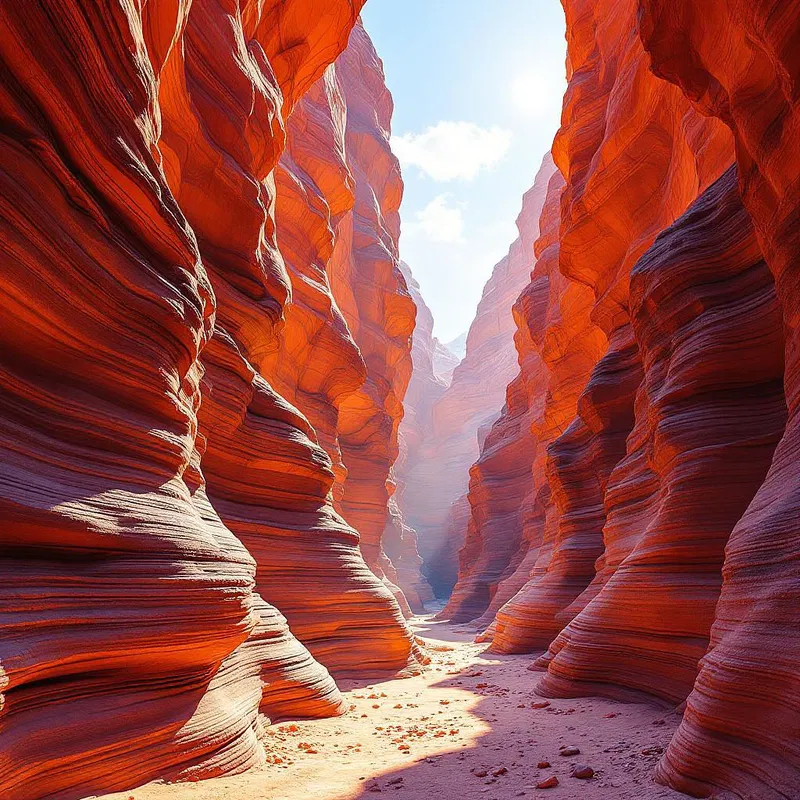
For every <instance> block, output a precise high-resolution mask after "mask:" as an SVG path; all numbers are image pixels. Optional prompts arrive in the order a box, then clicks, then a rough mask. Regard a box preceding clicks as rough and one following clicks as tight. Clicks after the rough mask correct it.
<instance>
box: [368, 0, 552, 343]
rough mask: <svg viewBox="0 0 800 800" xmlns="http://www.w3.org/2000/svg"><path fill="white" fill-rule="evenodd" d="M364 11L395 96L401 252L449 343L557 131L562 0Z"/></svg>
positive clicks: (412, 0)
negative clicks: (400, 184)
mask: <svg viewBox="0 0 800 800" xmlns="http://www.w3.org/2000/svg"><path fill="white" fill-rule="evenodd" d="M362 19H363V21H364V25H365V27H366V29H367V31H368V32H369V34H370V36H371V37H372V40H373V42H374V43H375V47H376V49H377V51H378V55H379V56H380V57H381V58H382V59H383V63H384V69H385V72H386V82H387V85H388V86H389V89H390V90H391V92H392V94H393V96H394V104H395V108H394V119H393V123H392V148H393V150H394V152H395V154H396V155H397V157H398V158H399V159H400V162H401V164H402V167H403V179H404V181H405V195H404V199H403V205H402V208H401V218H402V223H403V225H402V234H401V237H400V256H401V258H402V259H403V260H404V261H406V262H407V263H408V264H409V266H410V267H411V270H412V272H413V273H414V276H415V277H416V279H417V280H418V281H419V283H420V286H421V288H422V295H423V297H424V298H425V301H426V303H427V304H428V306H429V307H430V308H431V310H432V311H433V316H434V320H435V328H434V333H435V334H436V335H437V336H438V337H439V339H441V340H442V341H444V342H447V341H450V340H451V339H454V338H455V337H456V336H458V335H459V334H461V333H463V332H464V331H466V330H467V328H468V327H469V325H470V323H471V322H472V318H473V317H474V315H475V309H476V307H477V304H478V301H479V300H480V296H481V292H482V290H483V285H484V283H485V282H486V280H487V279H488V278H489V276H490V275H491V272H492V268H493V267H494V265H495V264H496V263H497V262H498V261H499V260H500V259H501V258H503V256H504V255H505V254H506V252H507V251H508V248H509V246H510V245H511V243H512V242H513V241H514V239H516V237H517V230H516V226H515V220H516V218H517V215H518V214H519V211H520V207H521V204H522V195H523V194H524V192H525V191H526V190H527V189H529V188H530V186H531V185H532V184H533V179H534V177H535V175H536V170H537V169H538V167H539V164H540V163H541V160H542V157H543V156H544V154H545V153H546V152H547V150H548V149H549V148H550V145H551V143H552V141H553V136H554V135H555V132H556V130H557V129H558V125H559V120H560V114H561V99H562V96H563V93H564V89H565V88H566V80H565V77H564V72H565V67H564V59H565V55H566V45H565V41H564V14H563V11H562V8H561V3H560V2H559V0H367V4H366V6H365V7H364V10H363V11H362ZM509 313H510V312H509Z"/></svg>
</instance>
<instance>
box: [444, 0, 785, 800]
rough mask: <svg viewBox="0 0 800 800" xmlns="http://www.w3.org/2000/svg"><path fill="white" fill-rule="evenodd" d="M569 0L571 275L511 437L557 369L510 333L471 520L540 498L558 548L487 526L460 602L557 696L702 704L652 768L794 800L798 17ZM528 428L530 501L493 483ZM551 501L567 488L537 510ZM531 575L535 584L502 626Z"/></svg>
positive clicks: (564, 153)
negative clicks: (501, 596)
mask: <svg viewBox="0 0 800 800" xmlns="http://www.w3.org/2000/svg"><path fill="white" fill-rule="evenodd" d="M564 5H565V10H566V12H567V22H568V44H569V65H568V67H569V73H570V85H569V89H568V92H567V96H566V98H565V106H564V112H565V113H564V121H565V124H564V127H562V129H561V131H560V132H559V135H558V136H557V138H556V142H555V145H554V154H555V156H556V161H557V163H558V164H559V167H560V169H561V171H562V173H563V174H564V176H565V179H566V186H565V189H564V192H563V195H562V206H561V214H560V230H559V234H558V243H557V247H558V249H559V251H560V252H559V270H560V273H561V283H562V286H561V289H560V290H559V291H558V293H557V294H555V295H553V293H552V292H551V295H550V297H549V298H548V300H547V301H546V307H545V308H543V303H544V302H545V301H544V298H543V296H542V287H541V283H537V275H538V274H539V273H540V264H541V262H542V260H543V259H544V258H545V257H546V254H547V250H546V249H544V248H542V247H540V246H537V256H538V259H539V260H538V261H537V266H536V270H535V271H534V280H533V281H532V283H531V285H530V286H529V288H528V289H527V290H526V292H525V293H524V294H523V297H527V298H528V299H529V301H530V302H529V305H528V306H527V307H526V309H525V315H526V316H527V319H528V324H529V326H530V327H531V328H535V327H537V326H539V325H541V324H542V321H543V320H544V322H545V336H544V342H545V345H544V347H543V348H542V350H541V353H542V360H543V361H544V363H545V365H546V367H547V369H548V371H549V376H548V377H547V380H546V385H545V387H543V388H540V389H539V390H538V392H534V397H536V396H538V397H539V398H540V400H539V402H540V403H541V404H542V406H543V408H544V411H543V414H542V420H543V424H542V423H537V422H536V421H534V422H532V423H531V426H530V428H528V427H527V421H526V426H525V427H518V426H517V425H515V424H514V414H513V411H512V410H513V409H515V408H516V409H522V408H523V407H524V405H523V404H522V402H521V391H522V386H521V380H522V379H523V378H525V377H527V378H528V379H529V380H533V379H535V378H536V377H537V376H539V375H540V373H539V365H538V363H530V362H526V361H525V359H524V355H525V353H526V352H528V347H529V345H528V343H527V341H526V339H525V338H523V337H520V336H518V337H517V346H518V348H519V350H520V357H521V375H520V377H519V378H518V379H517V380H516V381H515V382H513V383H512V384H511V385H510V387H509V393H508V397H509V409H508V410H507V412H506V413H505V414H504V417H503V418H501V420H500V421H499V422H498V423H497V425H496V426H495V429H494V431H493V432H492V434H490V436H489V437H488V438H487V441H486V446H485V448H484V450H483V454H482V458H481V460H480V461H479V462H478V464H476V466H475V468H474V469H473V484H472V487H471V488H472V492H473V494H474V496H475V499H476V501H477V503H476V505H477V507H478V508H481V507H485V508H492V507H495V508H498V509H506V510H507V511H509V512H510V513H512V514H519V513H523V512H522V509H523V508H524V507H526V506H527V508H528V509H529V511H528V514H529V518H530V519H532V520H533V519H535V520H537V521H536V522H535V523H534V525H535V527H538V528H539V529H540V530H541V531H542V537H541V545H540V546H538V547H535V548H534V550H533V552H534V553H535V562H534V559H530V561H529V563H527V564H526V563H525V557H524V544H523V546H522V547H520V546H519V545H518V542H520V541H522V542H523V543H524V542H525V539H524V537H523V538H522V539H520V537H519V531H518V528H516V527H515V528H514V529H513V531H512V534H511V535H510V536H509V538H508V540H503V541H502V546H500V547H498V544H497V543H495V542H493V540H492V539H491V538H488V537H485V536H484V527H485V526H481V525H476V524H475V522H474V520H473V522H472V523H471V525H470V530H469V534H468V539H467V546H466V547H465V549H464V550H463V551H462V569H461V574H460V577H459V583H458V584H457V586H456V591H455V593H454V595H453V598H452V599H451V602H450V606H449V607H448V609H447V612H448V614H449V615H451V616H453V617H454V618H456V619H470V618H472V617H474V616H475V615H476V613H477V612H479V611H480V610H481V608H485V609H486V610H485V611H484V613H483V614H482V615H481V616H480V617H479V618H478V619H477V620H476V624H477V625H479V626H485V625H489V628H488V629H487V630H486V631H485V632H484V633H482V634H481V638H482V639H485V640H490V641H492V648H493V649H495V650H499V651H502V652H510V651H511V652H513V651H517V652H530V651H535V650H539V649H542V648H546V647H548V645H549V652H548V653H547V654H546V655H544V656H543V657H541V658H539V659H538V660H537V665H538V666H539V667H541V668H546V669H547V674H546V675H545V676H544V679H543V681H542V683H541V684H540V690H541V691H542V692H544V693H545V694H555V695H561V696H569V695H573V694H582V693H603V694H611V695H622V696H628V697H630V696H634V697H637V696H640V695H641V694H645V695H647V696H657V697H659V698H662V699H664V700H667V701H670V702H673V703H676V702H680V701H682V700H684V699H686V698H687V695H688V701H687V710H686V715H685V717H684V721H683V724H682V725H681V727H680V729H679V731H678V733H677V734H676V736H675V738H674V740H673V742H672V744H671V746H670V748H669V749H668V751H667V753H666V755H665V757H664V760H663V761H662V763H661V765H660V766H659V770H658V777H659V778H660V779H661V780H663V781H665V782H668V783H670V784H671V785H673V786H674V787H676V788H679V789H681V790H683V791H688V792H690V793H692V794H696V795H697V796H707V795H708V794H709V793H712V792H714V791H723V792H724V791H730V792H733V793H734V794H735V796H737V797H742V798H750V797H758V798H762V797H763V798H770V799H772V798H781V799H782V800H785V799H786V798H790V797H794V796H795V794H796V789H797V786H798V783H800V752H799V751H798V749H797V745H796V743H797V741H798V735H797V734H798V730H797V720H798V719H800V714H799V713H798V709H799V708H800V704H799V703H798V697H800V682H798V679H797V664H798V663H800V656H799V655H798V653H800V648H799V647H798V641H799V640H798V639H797V636H796V635H795V634H796V630H797V608H798V607H800V603H798V600H800V597H799V596H798V593H797V587H798V586H800V580H799V579H798V578H799V576H798V573H797V563H798V560H797V542H798V537H797V536H796V535H794V533H793V530H794V529H793V527H792V526H793V524H794V522H793V520H794V517H795V516H796V514H795V512H794V508H795V505H796V504H794V501H793V488H792V487H793V486H794V485H795V482H796V481H795V477H796V476H795V475H794V472H795V468H794V466H793V464H794V461H795V459H794V458H793V455H792V454H793V453H794V439H795V438H797V437H795V436H794V431H795V425H794V421H793V420H794V409H795V407H796V405H797V404H796V402H795V397H796V394H797V393H796V390H795V384H796V381H795V380H794V376H795V373H796V371H797V367H796V350H797V348H796V347H795V345H794V341H793V339H794V329H795V321H794V317H793V316H792V315H793V314H794V311H793V309H794V308H795V305H796V303H795V302H794V294H795V290H796V283H795V278H794V275H795V272H794V271H793V269H794V265H795V262H796V260H797V256H796V254H797V252H798V237H799V236H800V226H798V224H797V202H798V201H797V198H798V197H800V191H798V189H799V187H800V184H798V169H800V167H798V164H800V128H798V124H799V123H798V116H797V114H796V113H795V109H794V106H795V105H796V103H797V92H796V91H795V87H796V86H797V85H800V82H799V81H798V78H799V77H800V58H798V56H797V52H798V49H797V44H798V38H797V37H798V30H800V19H798V16H799V15H798V11H797V9H796V8H794V4H775V3H768V2H765V3H755V4H750V5H746V4H744V3H738V2H737V3H733V4H726V3H723V2H718V3H712V4H704V5H703V6H702V8H701V7H700V6H698V5H697V4H692V3H688V2H686V3H683V2H680V3H677V4H671V3H662V2H660V0H641V2H638V3H634V2H627V3H613V4H607V3H602V2H599V3H592V4H589V3H584V2H565V4H564ZM651 65H652V70H653V71H652V72H651V71H650V68H651ZM654 73H655V74H654ZM676 89H680V91H677V92H676V91H675V90H676ZM755 98H759V99H758V101H756V100H755ZM704 115H707V116H704ZM717 118H718V119H717ZM720 121H722V122H724V123H725V124H726V126H727V127H723V126H722V125H721V124H720ZM731 132H732V133H733V135H734V136H733V138H732V137H731V135H730V134H731ZM734 140H735V142H734ZM734 143H735V149H734ZM734 157H735V158H736V161H737V165H738V170H739V180H738V186H737V181H736V170H735V169H733V168H731V169H728V167H729V165H730V164H731V162H732V161H733V160H734ZM723 172H724V174H723ZM718 176H722V177H719V179H718V180H715V179H716V178H717V177H718ZM740 194H741V199H740ZM545 227H546V226H545V224H544V222H543V224H542V229H543V231H544V230H545ZM542 238H544V237H542ZM762 253H763V256H762ZM587 290H589V294H587V293H586V291H587ZM568 298H573V300H571V301H570V300H568ZM537 300H538V301H539V302H537ZM784 347H785V350H786V354H785V361H786V365H785V368H784V353H783V350H784ZM570 358H571V359H573V361H572V368H571V369H569V370H563V369H562V368H561V367H562V365H564V364H565V363H566V362H567V359H570ZM784 369H785V372H784ZM784 394H785V397H784ZM787 405H788V423H787V422H786V406H787ZM548 419H549V420H550V423H551V424H550V425H549V426H548V424H547V420H548ZM548 427H549V429H550V430H551V431H553V430H555V431H557V432H558V434H560V435H558V434H557V436H556V437H551V438H549V439H548V438H547V436H546V433H545V431H546V430H547V429H548ZM784 428H785V433H784ZM781 436H782V437H783V438H781ZM536 437H540V440H543V441H545V442H548V441H549V442H550V444H549V446H548V448H547V457H546V459H545V467H546V475H544V476H543V475H542V472H541V470H539V469H537V467H536V457H535V456H534V457H533V462H534V466H533V468H532V471H531V481H530V484H528V486H527V492H526V493H525V492H520V491H515V492H511V491H509V486H510V482H511V481H510V480H509V481H508V482H506V481H498V482H496V483H494V484H492V483H491V482H489V481H486V480H485V479H484V478H485V476H488V475H491V474H492V472H491V470H492V466H493V458H495V457H496V456H499V455H500V454H501V453H503V452H505V453H507V454H510V455H509V457H508V458H507V459H505V461H504V462H503V463H504V464H512V465H515V464H517V463H518V459H517V458H512V457H511V455H513V454H515V453H518V452H519V449H517V448H521V446H522V442H523V441H524V442H526V443H528V444H530V443H532V442H534V440H535V438H536ZM779 440H780V442H779ZM776 445H777V447H776ZM498 461H499V458H498ZM497 471H498V472H500V470H497ZM509 477H513V475H512V474H511V473H510V474H509ZM537 487H541V488H542V489H543V491H544V492H545V494H546V492H547V491H549V492H550V493H551V495H552V502H551V503H549V504H546V503H547V500H546V497H545V498H544V499H543V502H544V503H545V504H546V505H545V506H544V509H541V508H540V509H539V513H538V514H537V513H532V510H531V509H532V508H535V506H532V505H531V496H532V495H533V496H535V491H536V489H537ZM512 495H513V500H512ZM542 512H543V513H542ZM480 522H482V520H480ZM485 530H486V531H489V530H490V529H489V528H486V529H485ZM500 538H502V537H500ZM534 541H535V542H538V541H539V540H538V539H537V540H534ZM494 551H497V552H498V553H499V554H498V556H497V557H496V558H495V559H493V558H492V557H491V556H492V555H493V554H494ZM528 552H529V553H530V552H531V547H530V544H528ZM515 564H518V565H524V566H522V567H521V568H522V569H524V571H525V572H528V573H529V574H530V580H529V581H528V583H527V584H526V586H525V587H524V588H523V589H522V590H521V591H520V592H518V593H517V594H516V595H515V596H514V597H513V599H511V600H510V601H509V602H508V603H506V604H505V606H503V607H502V608H501V609H500V610H499V612H498V613H497V615H496V618H495V614H494V609H493V607H492V606H491V605H489V599H490V598H491V597H492V591H493V587H495V586H496V585H497V584H496V580H497V575H498V572H499V574H500V575H501V577H504V578H505V580H506V581H508V575H509V570H510V568H513V566H514V565H515ZM519 571H520V566H518V568H517V573H519ZM502 585H503V584H502V583H501V584H500V586H502ZM514 588H516V587H514ZM704 653H705V655H704Z"/></svg>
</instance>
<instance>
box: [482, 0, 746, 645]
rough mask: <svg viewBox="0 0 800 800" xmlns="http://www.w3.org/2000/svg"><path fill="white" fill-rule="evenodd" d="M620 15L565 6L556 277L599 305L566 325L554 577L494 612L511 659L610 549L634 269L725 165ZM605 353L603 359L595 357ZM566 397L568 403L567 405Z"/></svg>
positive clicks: (544, 636)
mask: <svg viewBox="0 0 800 800" xmlns="http://www.w3.org/2000/svg"><path fill="white" fill-rule="evenodd" d="M613 5H614V8H613V12H612V10H611V9H610V8H606V7H605V6H604V4H602V3H595V4H586V3H583V2H580V1H579V0H576V2H574V3H567V4H566V5H565V9H566V13H567V24H568V27H569V30H570V37H569V48H568V57H569V67H570V71H571V74H572V76H573V80H571V81H570V85H569V88H568V90H567V95H566V97H565V101H564V116H563V119H564V125H563V126H562V128H561V130H560V131H559V133H558V135H557V136H556V140H555V142H554V146H553V153H554V156H555V159H556V162H557V163H558V164H559V168H560V170H561V172H562V174H564V176H565V179H566V186H565V189H564V193H563V194H562V205H561V230H560V235H559V246H560V253H559V269H560V271H561V272H562V274H563V275H564V276H565V277H566V278H567V279H568V280H570V281H571V282H574V283H577V284H580V285H582V286H584V287H590V288H591V290H592V295H593V299H592V307H591V309H589V313H588V316H586V317H583V318H581V316H579V315H575V317H574V318H573V316H572V315H571V316H570V317H565V319H564V321H563V322H562V325H563V326H564V327H566V328H567V330H568V331H569V333H567V334H566V335H567V337H569V338H568V341H567V342H566V344H565V347H564V349H568V350H572V351H573V352H575V353H576V354H577V353H585V354H587V355H589V356H590V357H589V358H587V359H586V360H585V361H584V364H583V369H582V370H580V371H578V370H572V372H571V375H570V376H569V378H568V380H569V381H570V384H571V387H573V390H574V388H577V387H580V388H579V391H580V392H581V395H580V397H579V399H578V403H577V407H575V411H576V413H575V414H574V415H572V416H568V417H567V418H566V419H565V422H566V423H567V424H566V425H565V426H563V427H562V426H559V427H560V428H561V431H562V434H561V435H560V436H559V437H558V438H557V439H556V440H555V441H554V442H553V443H552V444H551V445H550V446H549V448H548V461H547V471H548V482H549V485H550V490H551V496H552V502H553V504H554V505H555V507H556V511H557V513H558V522H557V526H555V529H554V530H552V537H553V538H552V544H551V547H552V553H551V554H548V555H547V556H546V557H547V558H548V563H547V568H546V572H545V573H544V574H542V575H541V577H539V578H536V579H534V580H533V581H531V582H530V583H529V584H528V585H527V586H526V587H525V588H524V589H523V590H522V591H521V592H520V593H519V594H518V595H517V596H516V597H515V598H514V599H513V600H512V601H510V603H509V604H508V605H507V606H505V607H504V608H503V609H501V610H500V612H499V613H498V616H497V624H496V630H495V635H494V640H493V647H494V648H495V649H497V650H499V651H503V652H514V651H517V652H519V651H523V652H524V651H528V650H531V649H534V648H546V647H547V646H548V644H549V643H550V641H552V639H553V637H554V636H555V635H556V634H558V632H559V631H560V630H561V628H563V627H564V625H565V624H566V623H567V622H569V621H570V619H571V617H572V616H574V614H575V613H577V611H578V610H580V608H579V606H576V605H574V603H575V601H576V600H577V599H578V597H579V596H580V595H581V593H582V592H583V590H584V589H586V588H587V586H588V585H589V583H590V582H591V580H592V577H593V575H594V562H595V560H596V559H597V558H598V557H599V556H600V555H601V554H602V552H603V540H602V528H603V525H604V524H605V510H604V505H603V503H604V495H605V489H606V486H607V482H608V479H609V476H610V474H611V471H612V470H613V468H614V467H615V466H616V464H617V462H618V461H619V460H620V459H621V458H622V456H624V455H625V440H626V438H627V436H628V434H629V433H630V432H631V429H632V425H633V417H634V414H633V404H634V398H635V395H636V390H637V387H638V384H639V382H640V379H641V373H640V370H641V366H640V364H639V360H640V359H639V355H638V348H637V346H636V343H635V341H634V339H633V334H632V331H631V328H630V324H629V314H628V293H629V275H630V270H631V268H632V266H633V264H634V263H635V262H636V261H637V260H638V258H639V256H641V255H642V253H643V252H644V251H645V250H646V248H647V247H648V246H649V245H650V244H651V243H652V241H653V240H654V239H655V237H656V235H657V234H658V233H659V232H660V231H661V230H662V229H663V228H664V227H665V226H666V225H668V224H669V223H671V222H672V221H673V220H674V219H675V218H676V217H677V216H678V215H679V214H680V213H681V212H682V211H683V210H685V208H686V207H687V206H688V205H689V204H690V203H691V202H692V201H693V200H694V199H695V198H696V196H697V193H698V191H699V190H702V189H703V188H704V187H705V186H707V185H708V184H709V183H710V182H711V180H713V179H714V178H716V177H718V175H719V174H720V173H721V171H722V170H723V169H724V168H725V167H727V166H728V164H729V163H730V152H731V142H730V136H729V134H728V132H727V130H726V129H725V128H724V126H721V125H720V124H719V123H718V122H716V121H713V120H707V119H705V118H703V117H702V116H700V115H699V114H698V113H697V112H695V111H694V110H693V109H692V107H691V105H690V104H689V103H688V101H687V100H686V99H685V98H684V96H683V95H682V94H681V93H680V92H677V91H675V88H674V87H672V86H670V85H669V84H668V83H666V82H664V81H662V80H660V79H658V78H656V77H655V76H653V75H652V74H651V73H650V72H649V71H648V60H647V57H646V54H645V52H644V48H643V46H642V43H641V41H640V40H639V38H638V37H636V36H633V37H630V36H627V35H626V34H624V33H623V32H622V31H623V30H625V31H629V30H630V29H631V27H632V26H634V25H635V19H636V3H634V2H630V3H623V4H620V3H615V4H613ZM575 76H578V78H576V77H575ZM676 120H677V122H676ZM621 143H624V146H621ZM631 163H636V164H637V165H638V168H637V169H635V170H632V169H631V168H630V165H631ZM610 192H612V194H609V193H610ZM562 308H563V303H562ZM576 323H577V324H576ZM576 328H577V330H575V329H576ZM573 331H575V332H574V333H573ZM601 342H605V343H606V344H600V343H601ZM598 345H600V346H599V347H598ZM602 349H605V355H603V357H602V358H601V359H600V360H595V358H596V355H595V354H597V353H598V351H600V352H602ZM586 367H589V368H590V369H591V370H592V371H591V375H587V373H586V371H585V369H586ZM558 373H559V370H556V371H555V373H554V375H553V377H552V378H551V382H550V386H549V387H548V401H547V402H549V403H551V404H553V405H557V404H558V405H560V404H561V403H562V402H563V406H562V408H564V410H571V409H572V408H573V405H572V403H573V401H572V399H571V398H572V396H573V395H572V392H571V391H569V389H568V387H562V386H559V383H560V381H559V374H558ZM576 379H577V380H576ZM576 384H577V385H576ZM562 392H563V393H564V395H565V400H568V402H564V401H562V400H560V399H559V395H561V394H562ZM546 413H547V412H546ZM548 549H550V548H548Z"/></svg>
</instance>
